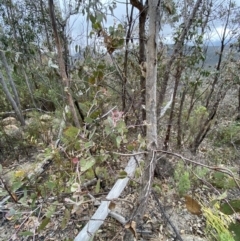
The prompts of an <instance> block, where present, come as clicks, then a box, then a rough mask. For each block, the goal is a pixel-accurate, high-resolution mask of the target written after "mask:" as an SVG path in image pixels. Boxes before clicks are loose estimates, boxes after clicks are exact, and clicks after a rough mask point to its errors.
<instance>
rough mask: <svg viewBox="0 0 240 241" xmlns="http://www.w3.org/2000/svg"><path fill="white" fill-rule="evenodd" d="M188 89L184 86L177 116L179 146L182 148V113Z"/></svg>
mask: <svg viewBox="0 0 240 241" xmlns="http://www.w3.org/2000/svg"><path fill="white" fill-rule="evenodd" d="M186 93H187V90H186V89H185V88H184V90H183V92H182V97H181V101H180V106H179V113H178V117H177V148H179V149H180V148H181V146H182V113H183V106H184V101H185V97H186Z"/></svg>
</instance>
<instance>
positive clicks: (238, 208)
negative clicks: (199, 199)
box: [220, 199, 240, 215]
mask: <svg viewBox="0 0 240 241" xmlns="http://www.w3.org/2000/svg"><path fill="white" fill-rule="evenodd" d="M220 211H221V212H222V213H224V214H227V215H232V214H233V213H235V212H236V213H237V212H240V199H239V200H231V201H229V202H228V203H224V204H222V205H221V206H220Z"/></svg>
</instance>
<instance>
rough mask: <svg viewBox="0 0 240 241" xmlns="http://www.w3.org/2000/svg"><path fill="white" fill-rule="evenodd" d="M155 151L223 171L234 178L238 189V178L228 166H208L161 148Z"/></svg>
mask: <svg viewBox="0 0 240 241" xmlns="http://www.w3.org/2000/svg"><path fill="white" fill-rule="evenodd" d="M156 151H157V152H162V153H165V154H168V155H172V156H176V157H179V158H181V159H182V160H184V161H187V162H190V163H193V164H196V165H198V166H202V167H205V168H208V169H210V170H213V171H218V172H222V173H225V174H227V175H229V176H231V177H232V178H233V180H234V182H235V183H236V186H237V187H238V189H239V190H240V185H239V184H238V182H237V181H240V179H239V178H236V177H235V176H234V174H233V172H232V171H231V170H229V169H228V168H225V167H218V166H208V165H206V164H203V163H199V162H196V161H193V160H191V159H188V158H186V157H184V156H182V155H181V154H177V153H174V152H169V151H163V150H156Z"/></svg>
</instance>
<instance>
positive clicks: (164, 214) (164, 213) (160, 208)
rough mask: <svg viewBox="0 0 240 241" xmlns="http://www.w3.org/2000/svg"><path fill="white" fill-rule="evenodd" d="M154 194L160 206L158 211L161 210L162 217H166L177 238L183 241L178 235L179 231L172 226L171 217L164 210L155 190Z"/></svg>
mask: <svg viewBox="0 0 240 241" xmlns="http://www.w3.org/2000/svg"><path fill="white" fill-rule="evenodd" d="M152 194H153V196H154V198H155V200H156V202H157V204H158V209H159V210H160V212H161V213H162V215H163V216H164V218H165V219H166V220H167V221H168V223H169V224H170V226H171V228H172V229H173V231H174V232H175V234H176V238H177V239H178V240H180V241H183V239H182V237H181V236H180V234H179V233H178V231H177V229H176V228H175V226H174V225H173V224H172V222H171V220H170V219H169V217H168V216H167V214H166V212H165V210H164V209H163V207H162V205H161V203H160V201H159V200H158V198H157V194H156V192H155V191H154V190H152Z"/></svg>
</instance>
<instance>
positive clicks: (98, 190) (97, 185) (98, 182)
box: [95, 178, 101, 193]
mask: <svg viewBox="0 0 240 241" xmlns="http://www.w3.org/2000/svg"><path fill="white" fill-rule="evenodd" d="M100 184H101V179H100V178H99V179H98V181H97V184H96V187H95V192H96V193H99V192H100Z"/></svg>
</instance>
